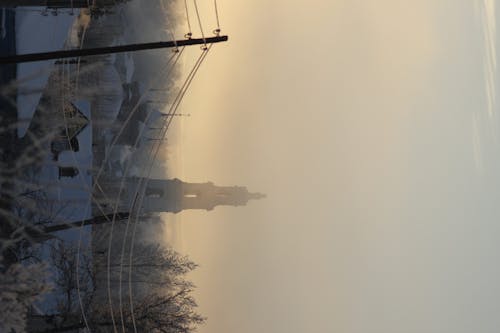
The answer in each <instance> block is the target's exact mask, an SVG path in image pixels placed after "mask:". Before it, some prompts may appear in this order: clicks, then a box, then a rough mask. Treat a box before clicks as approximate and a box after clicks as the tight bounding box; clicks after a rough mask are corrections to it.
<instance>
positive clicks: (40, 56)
mask: <svg viewBox="0 0 500 333" xmlns="http://www.w3.org/2000/svg"><path fill="white" fill-rule="evenodd" d="M227 40H228V37H227V36H215V37H207V38H192V39H191V38H190V39H181V40H176V41H165V42H153V43H141V44H128V45H121V46H107V47H96V48H89V49H76V50H65V51H53V52H42V53H28V54H16V55H12V56H6V57H0V64H12V63H22V62H33V61H42V60H57V59H64V58H77V57H85V56H95V55H104V54H113V53H122V52H133V51H141V50H153V49H164V48H173V47H179V46H188V45H206V44H213V43H220V42H226V41H227Z"/></svg>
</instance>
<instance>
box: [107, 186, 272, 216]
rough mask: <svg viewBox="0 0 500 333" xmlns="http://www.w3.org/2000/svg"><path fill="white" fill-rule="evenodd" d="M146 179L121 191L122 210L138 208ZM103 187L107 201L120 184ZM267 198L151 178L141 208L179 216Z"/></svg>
mask: <svg viewBox="0 0 500 333" xmlns="http://www.w3.org/2000/svg"><path fill="white" fill-rule="evenodd" d="M144 180H145V179H144V178H129V179H128V180H127V182H126V185H125V186H124V188H123V190H122V195H121V197H122V198H123V199H122V200H120V202H121V205H122V207H120V211H128V210H130V207H135V208H134V209H137V207H136V205H138V201H139V195H136V193H137V191H138V187H139V186H141V185H140V184H141V183H142V184H144ZM103 185H104V186H103V188H105V189H106V190H105V192H107V193H106V196H107V197H108V198H113V197H116V195H117V193H118V192H119V186H120V184H119V183H116V184H110V183H108V184H103ZM142 186H143V185H142ZM117 187H118V188H117ZM142 188H144V187H142ZM113 194H114V195H113ZM264 197H265V195H264V194H261V193H250V192H248V190H247V188H246V187H243V186H216V185H214V183H212V182H207V183H186V182H183V181H181V180H179V179H177V178H175V179H149V182H148V184H147V187H146V189H145V190H144V199H143V200H142V207H141V208H142V212H143V213H152V212H172V213H178V212H180V211H182V210H185V209H205V210H212V209H214V207H216V206H244V205H246V204H247V203H248V201H249V200H251V199H261V198H264Z"/></svg>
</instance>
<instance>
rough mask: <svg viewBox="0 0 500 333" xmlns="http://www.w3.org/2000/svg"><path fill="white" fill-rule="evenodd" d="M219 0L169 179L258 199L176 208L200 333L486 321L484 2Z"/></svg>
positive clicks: (488, 154)
mask: <svg viewBox="0 0 500 333" xmlns="http://www.w3.org/2000/svg"><path fill="white" fill-rule="evenodd" d="M200 3H201V2H200ZM218 3H219V6H220V14H221V24H222V28H223V32H224V33H227V34H228V35H229V37H230V41H229V42H228V43H226V44H223V45H222V44H218V45H216V46H215V47H214V49H213V50H212V51H211V54H210V55H209V57H208V58H207V61H206V63H204V65H203V67H202V68H201V70H200V71H199V73H198V76H197V78H196V80H195V82H194V83H193V86H192V89H191V90H190V91H189V94H188V96H187V98H186V100H185V101H184V103H183V111H184V112H190V113H191V114H192V116H191V117H190V118H189V119H188V120H185V121H184V122H183V124H182V126H183V132H182V135H183V140H182V146H181V147H179V148H180V151H182V159H180V158H178V159H177V161H178V163H177V164H176V165H175V168H174V174H173V176H178V177H182V178H183V179H184V180H186V181H207V180H211V181H214V182H215V183H217V184H220V185H246V186H247V187H248V188H249V189H250V190H252V191H261V192H265V193H267V195H268V197H267V198H266V199H265V200H260V201H257V202H251V203H249V205H248V206H246V207H238V208H233V207H218V208H216V209H215V210H214V211H211V212H205V211H189V212H183V213H181V214H179V215H178V217H179V218H178V220H179V221H178V223H180V226H181V227H182V232H179V234H178V235H179V237H180V238H181V241H180V244H181V245H180V247H181V248H182V250H183V252H184V253H187V254H189V256H190V257H191V258H192V259H193V260H194V261H196V262H198V263H199V264H200V265H201V267H200V268H199V269H198V270H197V272H196V273H195V274H194V275H193V279H194V281H195V283H196V284H197V285H198V290H197V299H198V300H199V303H200V306H201V308H200V310H201V311H202V312H203V314H204V315H206V316H208V322H207V324H206V325H205V326H204V327H202V328H201V330H200V332H202V333H216V332H217V333H220V332H243V333H247V332H248V333H250V332H252V333H254V332H273V333H275V332H276V333H278V332H287V333H298V332H343V333H344V332H345V333H371V332H373V333H375V332H376V333H392V332H394V333H401V332H405V333H409V332H415V333H421V332H426V333H430V332H436V333H438V332H439V333H442V332H450V333H460V332H464V333H465V332H467V333H469V332H498V330H499V329H500V317H499V316H498V315H497V314H498V309H499V308H500V283H499V281H500V266H499V264H498V258H499V253H500V252H499V251H500V219H499V217H500V206H499V205H498V200H499V199H500V196H499V192H500V187H499V185H500V177H499V175H500V174H499V170H500V158H499V156H500V143H499V133H498V125H499V123H498V112H497V110H498V107H497V106H496V104H495V96H496V95H497V91H498V90H497V87H496V84H495V83H496V78H497V69H496V61H497V56H496V53H495V50H496V45H497V44H498V39H497V37H496V30H495V21H496V17H497V13H496V12H495V6H494V5H495V1H494V0H484V1H483V0H438V1H436V0H432V1H431V0H420V1H401V0H377V1H375V0H345V1H340V0H332V1H284V0H277V1H263V0H256V1H229V0H219V1H218ZM211 4H212V2H211V1H207V2H206V8H205V7H204V8H202V10H201V14H202V19H204V20H205V21H204V22H206V26H213V11H212V8H211V7H210V6H211ZM204 6H205V5H204ZM209 19H210V20H209ZM190 52H192V53H191V54H192V58H193V57H194V55H195V52H197V50H196V49H191V51H190ZM186 66H187V65H186ZM186 68H187V67H186Z"/></svg>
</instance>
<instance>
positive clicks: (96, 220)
mask: <svg viewBox="0 0 500 333" xmlns="http://www.w3.org/2000/svg"><path fill="white" fill-rule="evenodd" d="M129 216H130V213H116V214H115V221H121V220H125V219H128V217H129ZM112 220H113V214H108V215H100V216H96V217H93V218H91V219H88V220H83V221H77V222H70V223H61V224H56V225H51V226H48V227H45V228H43V229H42V230H43V231H44V232H45V233H51V232H55V231H61V230H66V229H71V228H78V227H81V226H84V225H97V224H104V223H107V222H109V221H112Z"/></svg>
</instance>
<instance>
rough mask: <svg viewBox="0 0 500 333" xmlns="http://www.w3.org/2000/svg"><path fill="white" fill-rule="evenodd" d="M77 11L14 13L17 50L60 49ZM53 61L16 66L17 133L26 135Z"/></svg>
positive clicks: (25, 51) (20, 135)
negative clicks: (48, 13)
mask: <svg viewBox="0 0 500 333" xmlns="http://www.w3.org/2000/svg"><path fill="white" fill-rule="evenodd" d="M77 15H78V12H75V15H74V16H71V15H69V14H60V15H58V16H53V15H49V16H43V15H41V14H40V12H37V11H17V12H16V44H17V53H18V54H24V53H35V52H47V51H55V50H60V49H62V48H63V47H64V43H65V41H66V39H67V37H68V32H69V31H70V28H71V26H72V25H73V22H74V20H75V18H76V17H77ZM53 62H54V61H53V60H47V61H39V62H30V63H23V64H19V65H18V66H17V78H18V80H19V81H20V86H19V94H18V96H17V106H18V110H19V111H18V117H19V119H20V120H22V121H21V122H20V124H19V127H18V136H19V137H22V136H24V135H25V134H26V130H27V129H28V127H29V120H30V119H31V118H32V117H33V114H34V113H35V110H36V107H37V105H38V103H39V101H40V97H41V96H42V90H43V88H44V87H45V85H46V84H47V80H48V78H49V75H50V71H51V68H52V64H53Z"/></svg>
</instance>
